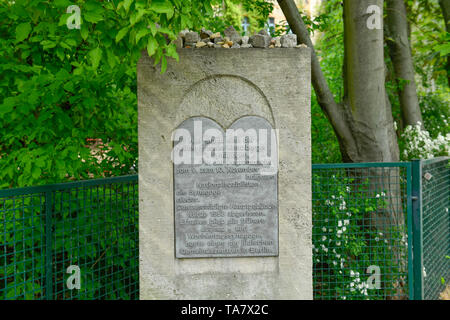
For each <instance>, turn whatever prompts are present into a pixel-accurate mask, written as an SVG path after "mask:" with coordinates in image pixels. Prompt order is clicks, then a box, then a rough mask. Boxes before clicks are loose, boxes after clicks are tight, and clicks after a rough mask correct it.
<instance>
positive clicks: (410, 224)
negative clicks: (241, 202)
mask: <svg viewBox="0 0 450 320" xmlns="http://www.w3.org/2000/svg"><path fill="white" fill-rule="evenodd" d="M449 179H450V168H449V158H440V159H435V160H431V161H416V162H414V161H413V162H405V163H358V164H326V165H313V177H312V188H313V246H314V248H313V263H314V265H313V284H314V289H313V290H314V298H315V299H349V300H350V299H371V300H377V299H437V298H438V297H439V294H440V293H441V292H442V291H443V290H444V289H445V287H446V285H448V282H449V281H450V279H449V271H450V268H449V259H448V258H446V256H448V255H449V254H450V252H449V246H450V239H449V235H450V232H449V231H450V229H449V228H450V219H449V213H448V208H449V206H450V196H449V192H450V187H449V183H450V181H449ZM138 239H139V237H138V178H137V176H125V177H116V178H107V179H98V180H88V181H80V182H71V183H64V184H58V185H49V186H39V187H30V188H21V189H11V190H0V299H138V298H139V256H138V255H139V243H138ZM74 267H75V269H74ZM76 268H79V274H80V275H81V279H80V280H81V283H80V285H81V286H80V288H79V289H78V288H77V287H75V288H73V286H72V287H70V286H69V285H68V284H69V283H71V284H72V285H73V282H72V281H73V279H74V275H76V274H77V272H78V271H77V269H76ZM74 270H75V271H74Z"/></svg>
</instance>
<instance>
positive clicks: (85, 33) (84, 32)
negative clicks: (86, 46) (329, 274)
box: [80, 26, 89, 40]
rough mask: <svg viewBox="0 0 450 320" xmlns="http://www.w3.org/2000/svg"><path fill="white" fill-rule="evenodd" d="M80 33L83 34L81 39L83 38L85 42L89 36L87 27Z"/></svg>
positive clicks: (82, 28)
mask: <svg viewBox="0 0 450 320" xmlns="http://www.w3.org/2000/svg"><path fill="white" fill-rule="evenodd" d="M80 33H81V37H82V38H83V40H86V39H87V37H88V35H89V30H88V28H87V26H82V27H81V29H80Z"/></svg>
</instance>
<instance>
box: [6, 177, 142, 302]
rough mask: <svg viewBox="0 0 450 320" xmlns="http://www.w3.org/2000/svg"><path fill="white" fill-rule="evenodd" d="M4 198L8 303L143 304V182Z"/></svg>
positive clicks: (116, 181)
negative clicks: (140, 298) (80, 301)
mask: <svg viewBox="0 0 450 320" xmlns="http://www.w3.org/2000/svg"><path fill="white" fill-rule="evenodd" d="M30 190H40V191H41V192H40V193H38V194H37V195H34V194H33V195H30V194H28V193H29V192H30ZM1 192H2V193H0V214H3V216H4V217H5V219H4V220H2V224H3V225H2V224H0V226H1V227H2V229H1V231H0V236H1V237H2V239H1V240H4V241H2V242H1V243H2V247H1V249H2V251H1V252H0V262H4V263H2V264H1V265H3V266H4V267H3V268H2V270H1V271H0V272H1V273H0V293H2V296H3V298H4V299H21V298H23V299H44V298H45V299H137V298H138V295H139V294H138V291H139V286H138V282H139V279H138V278H139V269H138V268H139V263H138V261H139V260H138V250H139V248H138V186H137V176H128V177H119V178H109V179H101V180H91V181H82V182H75V183H68V184H60V185H51V186H44V187H37V188H27V189H13V190H11V191H8V190H5V191H1ZM11 192H14V193H24V194H25V195H20V196H17V195H10V194H8V193H11ZM37 199H39V201H38V200H37ZM3 238H4V239H3ZM18 270H21V271H19V272H17V271H18ZM0 298H1V296H0Z"/></svg>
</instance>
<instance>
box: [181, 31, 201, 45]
mask: <svg viewBox="0 0 450 320" xmlns="http://www.w3.org/2000/svg"><path fill="white" fill-rule="evenodd" d="M184 39H185V42H186V43H190V44H195V43H196V42H197V41H199V40H200V37H199V36H198V33H197V32H186V34H185V35H184Z"/></svg>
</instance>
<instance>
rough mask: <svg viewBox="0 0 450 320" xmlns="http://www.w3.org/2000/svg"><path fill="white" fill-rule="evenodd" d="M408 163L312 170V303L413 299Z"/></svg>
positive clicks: (339, 166) (322, 166) (356, 164)
mask: <svg viewBox="0 0 450 320" xmlns="http://www.w3.org/2000/svg"><path fill="white" fill-rule="evenodd" d="M411 183H412V182H411V164H410V163H355V164H336V165H329V164H327V165H313V177H312V188H313V246H314V247H313V262H314V264H313V284H314V298H315V299H333V300H335V299H370V300H380V299H383V300H384V299H407V298H409V297H411V296H412V292H410V290H412V280H413V279H412V277H409V274H410V273H411V272H412V269H411V266H410V265H409V263H408V262H409V261H411V255H412V251H411V249H409V250H408V248H411V245H410V242H411V240H412V235H411V228H410V227H409V224H411V221H412V211H411V209H412V207H411V197H410V194H411V186H412V185H411Z"/></svg>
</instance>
